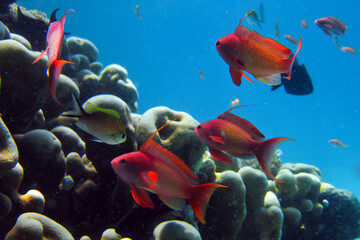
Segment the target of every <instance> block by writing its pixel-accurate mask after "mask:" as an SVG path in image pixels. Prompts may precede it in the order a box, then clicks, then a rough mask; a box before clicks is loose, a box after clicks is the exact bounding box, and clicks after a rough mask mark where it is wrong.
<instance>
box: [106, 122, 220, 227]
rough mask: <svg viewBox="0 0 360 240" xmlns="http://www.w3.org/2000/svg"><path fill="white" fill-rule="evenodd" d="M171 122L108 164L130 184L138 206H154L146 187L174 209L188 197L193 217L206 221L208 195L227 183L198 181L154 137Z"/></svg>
mask: <svg viewBox="0 0 360 240" xmlns="http://www.w3.org/2000/svg"><path fill="white" fill-rule="evenodd" d="M175 119H176V118H175ZM175 119H173V120H171V121H170V122H172V121H174V120H175ZM170 122H168V123H166V124H165V125H164V126H162V127H161V128H159V129H158V130H157V131H156V132H154V133H153V134H152V135H151V136H150V137H149V138H148V140H147V141H146V142H145V143H144V144H143V145H142V146H141V148H140V150H139V151H138V152H131V153H126V154H123V155H121V156H118V157H116V158H114V159H113V160H112V161H111V166H112V168H113V170H114V171H115V173H116V174H117V175H118V176H119V178H121V179H122V180H123V181H124V182H126V183H128V184H129V185H130V186H131V193H132V196H133V198H134V200H135V202H136V203H137V204H139V205H140V206H141V207H148V208H152V209H153V208H154V207H155V206H154V203H153V202H152V200H151V199H150V197H149V195H148V194H147V192H146V191H145V190H147V191H149V192H153V193H155V194H157V195H158V196H159V198H160V199H161V200H162V201H163V202H164V203H165V204H167V205H168V206H169V207H171V208H173V209H176V210H182V209H183V208H184V207H185V199H187V200H188V201H189V203H190V206H191V208H192V209H193V211H194V213H195V215H196V217H197V218H198V219H199V221H200V222H201V223H205V219H204V217H205V211H206V207H207V203H208V201H209V198H210V197H211V195H212V193H213V192H214V191H215V189H216V188H218V187H226V186H223V185H220V184H216V183H205V184H200V185H199V183H200V180H199V178H198V177H197V176H196V175H195V174H194V173H193V172H191V170H190V168H189V167H188V166H187V165H186V164H185V163H184V162H183V161H181V160H180V159H179V158H178V157H176V156H175V155H174V154H173V153H171V152H170V151H168V150H166V149H165V148H163V147H162V146H161V145H159V144H158V143H156V142H154V141H153V137H154V136H155V134H156V133H157V132H158V131H160V130H161V129H162V128H163V127H165V126H166V125H168V124H169V123H170Z"/></svg>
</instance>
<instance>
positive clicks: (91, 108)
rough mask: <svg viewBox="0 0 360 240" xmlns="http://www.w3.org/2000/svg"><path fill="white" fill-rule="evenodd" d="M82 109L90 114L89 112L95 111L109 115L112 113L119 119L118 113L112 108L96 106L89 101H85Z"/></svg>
mask: <svg viewBox="0 0 360 240" xmlns="http://www.w3.org/2000/svg"><path fill="white" fill-rule="evenodd" d="M84 109H85V111H86V112H87V113H89V114H91V113H96V112H103V113H106V114H109V115H112V116H114V117H116V118H118V119H120V115H119V113H118V112H117V111H115V110H113V109H109V108H101V107H97V106H95V105H94V104H92V103H90V102H86V103H85V106H84Z"/></svg>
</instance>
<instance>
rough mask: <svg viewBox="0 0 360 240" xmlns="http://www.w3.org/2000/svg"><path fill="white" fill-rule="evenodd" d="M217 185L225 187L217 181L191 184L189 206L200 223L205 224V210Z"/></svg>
mask: <svg viewBox="0 0 360 240" xmlns="http://www.w3.org/2000/svg"><path fill="white" fill-rule="evenodd" d="M218 187H227V186H224V185H220V184H217V183H205V184H201V185H196V186H192V192H191V197H190V199H189V203H190V206H191V208H192V210H193V211H194V213H195V215H196V217H197V218H198V219H199V221H200V222H201V223H202V224H205V219H204V218H205V212H206V207H207V205H208V202H209V199H210V197H211V195H212V194H213V192H214V191H215V190H216V189H217V188H218Z"/></svg>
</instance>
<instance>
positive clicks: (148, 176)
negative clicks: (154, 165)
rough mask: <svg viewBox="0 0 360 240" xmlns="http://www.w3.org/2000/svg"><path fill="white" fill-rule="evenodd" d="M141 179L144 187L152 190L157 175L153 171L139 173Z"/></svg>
mask: <svg viewBox="0 0 360 240" xmlns="http://www.w3.org/2000/svg"><path fill="white" fill-rule="evenodd" d="M140 175H141V177H142V178H143V179H144V182H145V187H147V188H150V189H151V188H154V187H155V186H156V183H157V180H158V178H159V177H158V174H157V173H156V172H154V171H146V172H142V173H140Z"/></svg>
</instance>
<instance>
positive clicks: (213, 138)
mask: <svg viewBox="0 0 360 240" xmlns="http://www.w3.org/2000/svg"><path fill="white" fill-rule="evenodd" d="M209 140H210V141H211V142H212V143H215V144H221V145H223V144H225V142H224V140H223V139H222V138H221V137H218V136H209Z"/></svg>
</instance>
